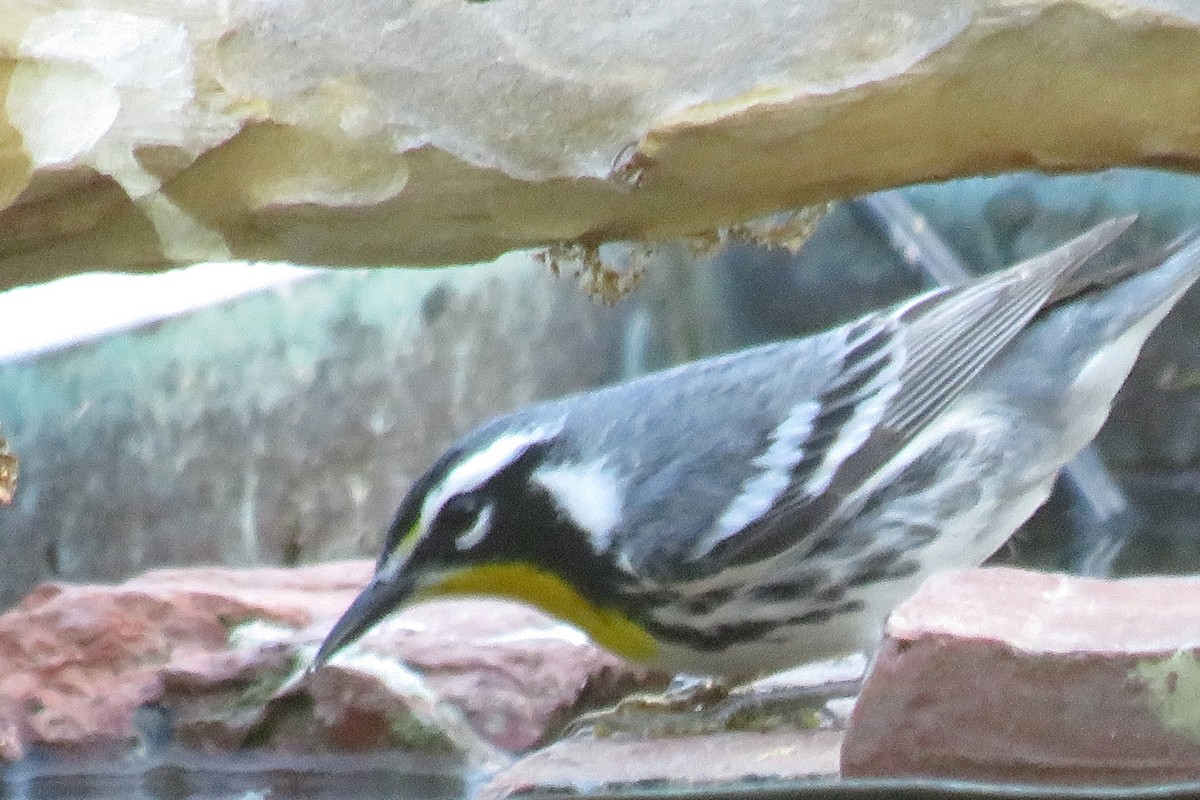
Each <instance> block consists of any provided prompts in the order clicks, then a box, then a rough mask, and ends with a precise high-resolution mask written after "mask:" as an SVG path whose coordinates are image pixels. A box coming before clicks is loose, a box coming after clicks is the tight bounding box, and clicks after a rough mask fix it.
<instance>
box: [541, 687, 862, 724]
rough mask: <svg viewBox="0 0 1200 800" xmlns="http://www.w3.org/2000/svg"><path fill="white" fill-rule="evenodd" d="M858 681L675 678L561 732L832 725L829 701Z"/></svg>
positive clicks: (833, 714) (850, 691)
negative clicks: (736, 683)
mask: <svg viewBox="0 0 1200 800" xmlns="http://www.w3.org/2000/svg"><path fill="white" fill-rule="evenodd" d="M858 685H859V684H858V681H840V682H836V683H830V684H824V685H819V686H792V685H767V686H761V687H760V686H757V685H755V684H750V685H746V686H741V687H738V688H732V687H731V686H730V685H729V684H727V683H722V682H718V681H714V680H712V679H696V678H688V679H686V680H680V679H676V681H675V682H673V683H672V685H671V686H670V687H668V688H667V689H666V690H665V691H664V692H662V693H659V694H635V695H630V696H629V697H627V698H625V699H624V700H621V701H620V702H619V703H617V704H616V705H615V706H613V707H611V708H607V709H601V710H599V711H593V712H589V713H586V714H583V715H582V716H580V717H577V718H576V719H575V720H574V721H573V722H571V723H570V724H569V725H568V726H567V728H566V731H565V733H564V736H582V735H591V736H595V737H600V738H602V737H606V736H612V735H617V734H629V735H636V736H641V737H646V738H663V737H672V736H700V735H704V734H711V733H719V732H724V731H771V730H778V729H781V728H799V729H811V728H818V727H832V726H835V725H836V724H837V722H838V713H837V712H836V711H833V710H830V708H829V705H830V700H832V699H835V698H843V697H846V696H853V695H854V693H855V692H856V691H857V689H858Z"/></svg>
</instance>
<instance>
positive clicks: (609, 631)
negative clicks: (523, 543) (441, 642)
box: [417, 562, 658, 661]
mask: <svg viewBox="0 0 1200 800" xmlns="http://www.w3.org/2000/svg"><path fill="white" fill-rule="evenodd" d="M445 595H493V596H498V597H507V598H511V599H513V600H520V601H521V602H523V603H527V604H529V605H531V606H535V607H537V608H540V609H541V610H542V611H545V612H546V613H547V614H550V615H551V616H553V617H557V618H558V619H561V620H563V621H565V622H569V623H571V624H572V625H574V626H576V627H577V628H579V629H581V630H582V631H584V632H585V633H587V635H588V636H590V637H591V638H592V639H593V640H594V641H595V642H596V643H597V644H599V645H600V646H601V647H603V648H605V649H606V650H611V651H612V652H614V653H616V654H617V655H619V656H621V657H623V658H627V659H629V660H630V661H649V660H650V659H652V658H653V657H654V654H655V652H656V651H657V649H658V646H657V644H656V643H655V641H654V637H652V636H651V635H650V634H649V633H647V632H646V630H645V629H644V628H642V627H641V626H640V625H638V624H637V623H636V622H634V621H633V620H631V619H629V617H627V616H625V615H624V614H622V613H620V612H619V611H616V610H614V609H611V608H600V607H599V606H596V605H594V604H592V603H590V602H588V600H586V599H585V598H584V597H583V596H582V595H581V594H579V592H577V591H575V590H574V589H572V588H571V587H570V586H568V585H567V584H566V583H565V582H564V581H563V580H562V579H561V578H559V577H558V576H557V575H554V574H551V573H549V572H545V571H544V570H540V569H537V568H536V567H532V566H530V565H528V564H520V563H517V562H511V563H507V564H483V565H479V566H473V567H462V568H460V569H457V570H454V571H453V572H450V573H449V574H447V575H446V576H445V577H444V578H442V579H441V580H440V581H438V582H437V583H435V584H434V585H432V586H429V587H425V588H423V589H422V590H421V591H420V592H418V594H417V596H418V597H419V598H421V599H424V598H428V597H439V596H445Z"/></svg>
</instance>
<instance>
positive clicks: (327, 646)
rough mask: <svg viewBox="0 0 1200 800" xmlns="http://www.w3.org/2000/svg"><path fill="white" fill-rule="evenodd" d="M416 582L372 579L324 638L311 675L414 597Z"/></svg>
mask: <svg viewBox="0 0 1200 800" xmlns="http://www.w3.org/2000/svg"><path fill="white" fill-rule="evenodd" d="M413 588H414V582H413V581H412V580H410V579H408V578H406V577H404V576H403V575H400V576H397V577H396V578H395V579H394V580H381V579H380V578H379V577H378V576H376V577H374V578H372V579H371V582H370V583H369V584H367V587H366V588H365V589H363V590H362V592H361V593H360V594H359V595H358V597H356V598H354V602H353V603H351V604H350V607H349V608H348V609H346V611H345V613H344V614H342V616H341V618H340V619H338V621H337V622H335V623H334V624H333V628H331V629H330V631H329V633H328V634H326V635H325V641H323V642H321V647H320V649H318V650H317V655H316V657H315V658H313V661H312V663H311V664H310V665H309V666H308V672H309V674H311V673H313V672H315V671H317V670H318V669H320V668H321V667H323V666H324V665H325V662H327V661H328V660H329V659H331V658H333V656H334V655H336V654H337V652H338V651H339V650H341V649H342V648H343V647H346V646H348V645H350V644H352V643H353V642H355V641H356V640H357V639H358V638H359V637H360V636H362V635H363V634H364V633H366V632H367V631H369V630H370V629H371V628H373V627H374V626H375V624H376V623H378V622H380V621H381V620H382V619H383V618H384V617H386V616H387V615H388V614H390V613H391V612H392V611H393V610H395V609H397V608H399V607H400V606H402V605H403V604H404V602H405V601H406V600H408V599H409V597H411V596H412V593H413Z"/></svg>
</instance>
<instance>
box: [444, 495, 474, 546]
mask: <svg viewBox="0 0 1200 800" xmlns="http://www.w3.org/2000/svg"><path fill="white" fill-rule="evenodd" d="M479 507H480V501H479V498H478V497H477V496H475V495H473V494H457V495H455V496H454V497H451V498H450V499H449V500H447V501H446V503H445V504H444V505H443V506H442V510H441V512H439V513H438V517H437V520H438V521H437V524H438V527H439V528H441V529H442V530H444V531H445V532H446V533H449V534H450V535H452V536H457V535H458V534H460V533H463V532H464V531H466V530H467V529H468V528H470V527H471V526H472V525H474V524H475V519H476V518H477V517H478V516H479Z"/></svg>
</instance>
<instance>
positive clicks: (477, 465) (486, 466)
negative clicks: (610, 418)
mask: <svg viewBox="0 0 1200 800" xmlns="http://www.w3.org/2000/svg"><path fill="white" fill-rule="evenodd" d="M561 429H562V426H561V424H560V425H558V426H557V427H554V428H548V427H538V428H527V429H525V430H518V431H514V432H513V433H506V434H504V435H503V436H500V437H498V438H496V439H495V440H494V441H492V442H491V443H489V444H488V445H487V447H484V448H483V449H482V450H480V451H478V452H476V453H472V454H471V455H469V456H467V457H466V458H464V459H463V460H462V461H460V462H459V463H458V464H457V465H455V466H454V467H452V468H451V469H450V470H449V471H448V472H447V473H446V476H445V477H444V478H442V480H441V482H440V483H438V484H437V485H436V486H435V487H433V489H431V490H430V492H429V494H428V495H426V497H425V502H423V503H422V504H421V518H420V520H419V521H418V524H419V525H420V526H421V527H422V528H424V527H425V525H427V524H428V522H429V520H431V519H433V518H434V517H435V516H436V515H437V513H438V511H440V510H441V508H442V506H443V505H444V504H445V503H446V501H447V500H449V499H450V498H451V497H454V496H455V495H459V494H464V493H466V492H470V491H472V490H474V489H478V488H479V487H480V486H482V485H483V484H484V483H486V482H487V481H488V480H489V479H491V478H492V477H493V476H494V475H496V474H497V473H498V472H500V470H502V469H503V468H504V467H506V466H508V465H509V464H511V463H513V462H514V461H516V460H517V459H518V458H520V457H521V456H522V455H524V453H525V451H526V450H528V449H529V448H530V447H533V446H534V445H535V444H538V443H540V442H547V441H549V440H551V439H553V438H554V436H555V435H557V433H558V431H559V430H561Z"/></svg>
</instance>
